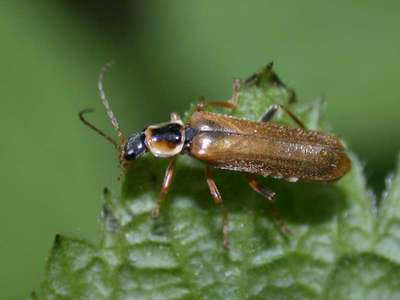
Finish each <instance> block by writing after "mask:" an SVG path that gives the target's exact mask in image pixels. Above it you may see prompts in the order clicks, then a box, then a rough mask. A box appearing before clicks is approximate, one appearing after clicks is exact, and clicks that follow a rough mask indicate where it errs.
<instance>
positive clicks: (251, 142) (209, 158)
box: [79, 64, 351, 246]
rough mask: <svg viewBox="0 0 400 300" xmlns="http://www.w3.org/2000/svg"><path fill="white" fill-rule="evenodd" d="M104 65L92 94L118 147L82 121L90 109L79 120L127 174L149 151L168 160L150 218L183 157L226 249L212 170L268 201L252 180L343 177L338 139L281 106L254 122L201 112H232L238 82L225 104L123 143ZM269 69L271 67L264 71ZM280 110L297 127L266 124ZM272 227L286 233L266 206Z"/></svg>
mask: <svg viewBox="0 0 400 300" xmlns="http://www.w3.org/2000/svg"><path fill="white" fill-rule="evenodd" d="M109 67H110V64H107V65H105V66H104V67H103V69H102V71H101V72H100V75H99V80H98V90H99V94H100V99H101V101H102V103H103V105H104V107H105V109H106V112H107V114H108V117H109V118H110V120H111V123H112V125H113V127H114V129H115V131H116V133H117V135H118V138H119V142H118V143H117V142H116V141H114V139H113V138H111V137H109V136H108V135H106V134H105V133H104V132H103V131H101V130H99V129H98V128H96V127H95V126H94V125H92V124H91V123H90V122H88V121H87V120H86V119H85V118H84V116H83V115H84V114H85V113H86V112H89V111H91V110H83V111H81V112H80V114H79V117H80V119H81V121H82V122H83V123H84V124H86V125H87V126H89V127H90V128H92V129H93V130H95V131H96V132H97V133H99V134H100V135H102V136H103V137H105V138H106V139H107V140H108V141H109V142H111V143H112V144H113V145H114V147H115V148H116V149H117V152H118V157H119V161H120V165H121V166H122V168H123V169H124V170H126V169H127V167H128V164H129V162H131V161H134V160H136V159H138V158H140V157H141V156H142V155H144V154H145V153H147V152H149V153H151V154H152V155H153V156H155V157H158V158H166V159H169V160H170V161H169V165H168V167H167V170H166V172H165V176H164V180H163V183H162V187H161V191H160V195H159V197H158V199H157V201H156V204H155V207H154V209H153V212H152V215H153V217H158V216H159V214H160V206H161V203H162V201H163V200H164V199H165V196H166V195H167V193H168V191H169V188H170V186H171V183H172V180H173V177H174V171H175V163H176V158H177V156H178V155H179V154H187V155H190V156H191V157H193V158H195V159H197V160H199V161H201V162H203V163H204V164H205V172H206V179H207V184H208V187H209V190H210V193H211V196H212V198H213V200H214V202H215V203H216V204H218V205H220V207H221V208H222V211H223V234H224V245H225V246H226V245H227V244H228V231H229V230H228V220H227V212H226V210H225V208H224V204H223V201H222V197H221V194H220V192H219V191H218V188H217V186H216V184H215V181H214V178H213V175H212V168H218V169H225V170H229V171H239V172H243V173H245V174H246V177H247V180H248V183H249V185H250V187H251V188H252V189H253V190H254V191H255V192H257V193H258V194H260V195H262V196H263V197H264V198H266V199H268V200H270V201H272V200H273V198H274V196H275V193H274V192H273V191H272V190H270V189H269V188H267V187H266V186H264V185H262V184H261V183H260V182H259V181H258V180H257V179H256V177H255V176H256V175H261V176H263V177H268V176H270V177H274V178H278V179H285V180H287V181H290V182H296V181H298V180H303V181H312V182H331V181H334V180H337V179H339V178H340V177H342V176H343V175H345V174H346V173H347V172H348V171H349V170H350V168H351V162H350V159H349V157H348V156H347V154H346V151H345V148H344V146H343V144H342V143H341V141H340V140H339V138H338V137H336V136H334V135H332V134H327V133H323V132H318V131H313V130H307V129H306V128H305V126H304V125H303V123H302V122H301V121H300V120H299V119H298V118H297V117H296V116H295V115H294V114H293V113H292V112H291V111H290V110H289V109H287V108H286V107H284V106H282V105H278V104H275V105H272V106H271V107H270V108H269V109H267V111H266V112H265V113H264V114H263V116H261V118H260V120H259V121H258V122H255V121H249V120H244V119H239V118H235V117H232V116H229V115H223V114H217V113H213V112H208V111H206V108H207V107H212V106H214V107H224V108H227V109H234V108H235V107H236V106H237V103H238V100H239V95H240V81H239V80H235V81H234V84H233V93H232V97H231V98H230V99H229V100H228V101H208V102H206V101H201V102H200V103H199V104H198V105H197V109H196V111H195V112H194V113H193V114H192V115H191V116H190V117H189V119H188V122H187V123H186V124H185V123H183V121H182V120H181V118H180V117H179V115H178V114H177V113H171V116H170V120H169V122H166V123H161V124H156V125H150V126H148V127H147V128H146V129H145V130H143V131H142V132H139V133H134V134H132V135H130V136H129V137H128V138H127V139H125V136H124V134H123V133H122V131H121V129H120V127H119V124H118V121H117V119H116V117H115V116H114V113H113V112H112V110H111V108H110V105H109V102H108V100H107V97H106V95H105V92H104V88H103V79H104V74H105V72H106V70H107V69H108V68H109ZM268 67H269V68H272V65H269V66H268ZM279 110H282V111H283V112H285V113H287V114H288V115H289V116H290V118H291V119H292V120H293V121H294V122H295V123H296V124H297V125H298V126H299V127H298V128H290V127H287V126H283V125H279V124H276V123H273V122H271V119H272V118H273V117H274V115H275V114H276V112H277V111H279ZM272 213H273V216H274V218H275V222H276V223H277V225H278V226H279V227H280V229H281V231H282V232H283V233H285V234H289V233H290V230H289V229H288V228H287V226H286V225H285V223H284V222H283V220H282V218H281V217H280V215H279V213H278V211H277V210H276V208H274V207H273V206H272Z"/></svg>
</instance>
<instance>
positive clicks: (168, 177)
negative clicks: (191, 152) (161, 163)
mask: <svg viewBox="0 0 400 300" xmlns="http://www.w3.org/2000/svg"><path fill="white" fill-rule="evenodd" d="M175 161H176V157H173V158H172V159H171V160H170V162H169V164H168V167H167V170H166V171H165V176H164V180H163V183H162V186H161V191H160V194H159V196H158V198H157V201H156V204H155V206H154V208H153V211H152V213H151V216H152V217H153V218H158V217H159V216H160V207H161V203H162V202H163V201H164V200H165V196H166V195H167V194H168V191H169V188H170V187H171V184H172V179H173V178H174V174H175Z"/></svg>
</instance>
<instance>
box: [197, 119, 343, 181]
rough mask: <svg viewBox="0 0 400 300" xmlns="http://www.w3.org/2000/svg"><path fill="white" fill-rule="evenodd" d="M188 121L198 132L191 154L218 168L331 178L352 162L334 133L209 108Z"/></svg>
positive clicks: (326, 179) (305, 177)
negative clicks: (229, 113) (243, 117)
mask: <svg viewBox="0 0 400 300" xmlns="http://www.w3.org/2000/svg"><path fill="white" fill-rule="evenodd" d="M190 127H192V128H194V129H195V130H196V132H197V134H196V135H195V136H194V138H193V140H192V144H191V148H190V154H191V155H192V156H193V157H195V158H197V159H199V160H201V161H203V162H205V163H207V164H210V165H213V166H215V167H217V168H220V169H228V170H234V171H243V172H247V173H253V174H258V175H262V176H272V177H276V178H285V179H288V180H293V181H296V180H297V179H303V180H309V181H332V180H335V179H338V178H340V177H341V176H343V175H344V174H345V173H346V172H347V171H348V170H349V169H350V167H351V163H350V160H349V158H348V156H347V155H346V153H345V150H344V148H343V145H342V144H341V142H340V140H339V139H338V138H337V137H335V136H333V135H330V134H325V133H321V132H316V131H308V130H304V129H301V128H287V127H284V126H280V125H277V124H274V123H271V122H269V123H260V122H252V121H247V120H241V119H237V118H233V117H229V116H224V115H220V114H214V113H209V112H195V113H194V114H193V116H192V117H191V119H190Z"/></svg>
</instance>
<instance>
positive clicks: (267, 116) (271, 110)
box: [260, 104, 306, 129]
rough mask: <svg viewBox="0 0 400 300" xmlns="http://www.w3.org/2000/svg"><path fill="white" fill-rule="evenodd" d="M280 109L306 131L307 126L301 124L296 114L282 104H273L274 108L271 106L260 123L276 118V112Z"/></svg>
mask: <svg viewBox="0 0 400 300" xmlns="http://www.w3.org/2000/svg"><path fill="white" fill-rule="evenodd" d="M279 109H280V110H283V111H284V112H285V113H287V114H288V115H289V117H290V118H292V120H293V121H294V122H295V123H296V124H297V125H299V126H300V127H301V128H303V129H306V126H304V124H303V122H301V121H300V119H299V118H298V117H296V115H295V114H294V113H292V112H291V111H290V110H288V109H287V108H286V107H284V106H283V105H280V104H273V105H272V106H270V107H269V108H268V110H267V111H266V112H265V113H264V114H263V115H262V117H261V118H260V122H269V121H270V120H271V119H272V118H273V117H274V116H275V114H276V112H277V111H278V110H279Z"/></svg>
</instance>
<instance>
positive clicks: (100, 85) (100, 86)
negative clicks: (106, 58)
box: [97, 61, 125, 150]
mask: <svg viewBox="0 0 400 300" xmlns="http://www.w3.org/2000/svg"><path fill="white" fill-rule="evenodd" d="M113 64H114V61H110V62H108V63H106V64H105V65H104V66H103V67H102V68H101V70H100V73H99V78H98V80H97V89H98V91H99V96H100V99H101V102H102V103H103V105H104V107H105V109H106V112H107V115H108V117H109V119H110V121H111V124H112V126H113V127H114V129H115V131H116V132H117V135H118V139H119V145H118V148H119V150H121V147H122V145H124V144H125V136H124V134H123V133H122V131H121V129H120V128H119V124H118V120H117V118H116V117H115V115H114V113H113V111H112V110H111V106H110V103H109V102H108V99H107V96H106V93H105V92H104V85H103V81H104V76H105V74H106V72H107V71H108V69H109V68H110V67H111V66H112V65H113Z"/></svg>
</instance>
